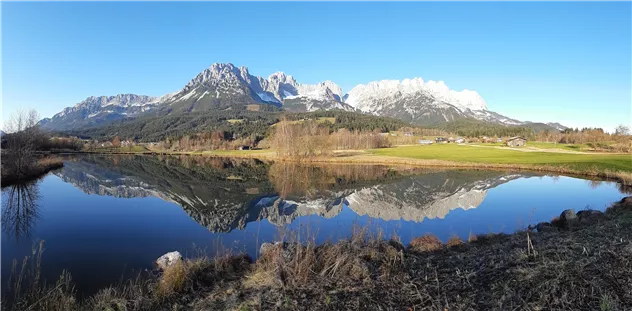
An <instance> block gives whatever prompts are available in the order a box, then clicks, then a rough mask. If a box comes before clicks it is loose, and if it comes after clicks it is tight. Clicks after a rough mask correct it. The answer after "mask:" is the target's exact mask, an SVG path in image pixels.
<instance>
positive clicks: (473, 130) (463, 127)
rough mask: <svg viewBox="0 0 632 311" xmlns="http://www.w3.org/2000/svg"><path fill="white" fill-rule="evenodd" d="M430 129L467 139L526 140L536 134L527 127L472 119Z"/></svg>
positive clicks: (438, 125)
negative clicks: (486, 137) (520, 137)
mask: <svg viewBox="0 0 632 311" xmlns="http://www.w3.org/2000/svg"><path fill="white" fill-rule="evenodd" d="M430 127H432V128H436V129H440V130H444V131H446V132H450V133H456V134H458V135H460V136H467V137H481V136H490V137H491V136H498V137H507V136H523V137H526V138H532V137H534V136H535V133H536V131H535V130H534V129H532V128H529V127H527V126H506V125H500V124H491V123H487V122H483V121H479V120H473V119H460V120H455V121H451V122H446V123H442V124H436V125H433V126H430Z"/></svg>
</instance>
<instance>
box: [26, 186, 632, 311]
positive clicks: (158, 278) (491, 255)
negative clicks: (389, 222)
mask: <svg viewBox="0 0 632 311" xmlns="http://www.w3.org/2000/svg"><path fill="white" fill-rule="evenodd" d="M534 225H535V224H531V225H529V226H528V227H527V228H525V229H523V230H520V231H516V232H514V233H511V234H503V233H489V234H483V235H478V236H475V235H472V236H470V238H468V240H467V241H463V240H461V239H458V238H451V239H450V240H449V241H447V243H443V242H441V241H439V240H438V239H437V238H436V237H434V236H432V235H422V236H418V237H417V238H415V239H413V240H412V241H411V243H409V244H408V245H403V244H402V243H401V242H400V241H399V240H398V238H397V237H394V238H392V239H384V238H382V236H381V235H380V234H379V232H377V233H373V232H370V231H367V230H366V228H365V229H364V230H363V229H362V228H359V230H358V231H357V232H354V233H353V234H352V235H351V236H349V237H348V238H347V239H345V240H341V241H338V242H336V243H323V244H318V245H316V244H315V242H313V241H311V240H309V238H308V239H306V240H305V241H300V240H296V241H294V240H292V239H291V238H290V239H285V240H282V241H281V242H279V243H264V244H261V245H260V246H259V247H260V249H261V250H260V251H261V255H260V256H259V258H258V259H257V260H253V259H252V258H250V257H249V256H248V255H244V254H237V253H218V254H217V255H216V256H215V257H213V258H209V257H205V256H203V255H202V256H201V257H192V258H181V257H180V254H179V253H178V254H175V256H174V257H173V258H175V259H174V260H173V261H172V260H169V261H168V262H167V263H166V264H165V262H162V264H163V265H162V266H160V263H158V262H157V263H158V264H159V266H160V268H159V269H155V270H153V271H152V272H150V273H148V274H143V275H142V277H141V275H139V276H138V277H137V278H131V279H129V280H126V281H125V282H121V283H119V284H117V285H113V286H111V287H108V288H104V289H102V290H101V291H99V292H98V293H97V294H95V295H93V296H90V297H84V298H82V299H79V300H78V299H76V297H75V292H74V289H73V287H72V283H71V282H70V275H62V278H61V279H60V280H63V281H65V282H66V283H63V282H62V283H60V281H58V283H57V286H51V287H50V288H49V289H47V290H42V291H40V292H37V294H36V295H33V296H23V297H28V298H26V299H28V300H30V301H27V303H25V305H30V306H31V307H40V309H47V310H52V311H55V310H110V309H111V307H112V306H124V307H125V308H124V310H130V311H131V310H165V311H166V310H198V311H201V310H323V309H327V310H358V309H364V310H377V309H406V310H408V309H412V310H416V309H420V310H422V309H423V310H426V309H428V310H429V309H432V310H444V309H448V310H493V309H497V308H500V309H505V308H509V309H534V310H541V309H549V308H551V309H561V310H577V309H591V310H593V309H596V310H599V309H601V310H627V309H628V308H630V307H632V295H631V293H630V292H629V291H627V290H626V289H627V287H626V284H627V283H628V281H629V280H630V279H631V278H632V261H630V260H629V256H630V254H632V240H631V239H630V237H632V196H627V197H623V198H622V199H621V200H619V201H617V202H614V203H613V204H612V205H611V206H610V207H609V208H608V209H606V211H605V212H603V213H602V212H598V211H594V210H578V212H577V213H575V212H574V211H573V210H565V211H563V212H562V213H561V214H560V216H559V217H556V218H554V219H553V220H552V221H550V222H542V223H539V224H537V225H535V226H534ZM534 229H535V230H534ZM41 249H42V245H41V244H40V250H41ZM39 255H40V256H41V253H40V254H39ZM165 255H173V254H172V253H168V254H165ZM163 257H164V256H163ZM36 258H39V257H36ZM161 258H162V257H161ZM608 271H610V272H608ZM613 273H614V274H613ZM51 284H54V283H51ZM569 284H574V286H568V285H569ZM627 285H629V284H627ZM604 305H606V306H609V307H608V308H605V309H604V308H603V306H604ZM45 306H49V307H48V308H46V307H45ZM53 307H54V308H53ZM116 309H117V310H118V308H116Z"/></svg>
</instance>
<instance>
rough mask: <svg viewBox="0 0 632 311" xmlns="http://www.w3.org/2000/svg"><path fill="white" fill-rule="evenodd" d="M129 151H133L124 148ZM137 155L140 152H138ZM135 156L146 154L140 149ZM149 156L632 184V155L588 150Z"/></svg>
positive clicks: (461, 148)
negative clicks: (503, 172) (506, 173)
mask: <svg viewBox="0 0 632 311" xmlns="http://www.w3.org/2000/svg"><path fill="white" fill-rule="evenodd" d="M121 153H124V154H127V153H129V152H121ZM132 153H134V152H132ZM135 154H141V153H140V152H136V153H135ZM143 154H170V155H203V156H218V157H243V158H259V159H265V160H276V161H305V162H322V163H354V164H385V165H409V166H420V167H445V168H450V167H454V168H480V169H494V168H497V169H510V170H533V171H541V172H548V173H559V174H568V175H577V176H588V177H598V178H606V179H614V180H618V181H621V182H622V183H625V184H627V185H632V154H604V153H593V154H582V153H568V152H559V153H557V152H550V151H549V152H537V151H517V150H512V149H501V148H490V147H477V146H470V145H455V144H436V145H430V146H419V145H415V146H401V147H394V148H381V149H371V150H355V151H354V150H340V151H337V152H334V153H333V154H332V155H331V156H326V157H323V156H320V157H311V158H304V159H292V158H279V157H278V156H277V154H276V152H275V151H274V150H270V149H263V150H229V151H223V150H209V151H196V152H171V151H166V152H144V153H143Z"/></svg>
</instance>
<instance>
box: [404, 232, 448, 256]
mask: <svg viewBox="0 0 632 311" xmlns="http://www.w3.org/2000/svg"><path fill="white" fill-rule="evenodd" d="M409 247H410V249H411V250H413V251H416V252H433V251H436V250H440V249H441V248H443V243H442V242H441V240H439V238H437V237H436V236H434V235H432V234H426V235H423V236H420V237H418V238H414V239H412V240H411V241H410V244H409Z"/></svg>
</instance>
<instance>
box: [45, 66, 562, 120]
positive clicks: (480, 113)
mask: <svg viewBox="0 0 632 311" xmlns="http://www.w3.org/2000/svg"><path fill="white" fill-rule="evenodd" d="M234 107H241V108H244V107H246V108H247V109H249V110H260V109H261V108H262V107H264V109H271V110H286V111H290V112H310V111H317V110H332V109H340V110H345V111H355V112H360V113H365V114H371V115H378V116H387V117H394V118H398V119H401V120H404V121H406V122H409V123H412V124H416V125H427V124H437V123H441V122H449V121H454V120H457V119H461V118H469V119H475V120H481V121H485V122H490V123H494V124H503V125H508V126H517V125H529V124H533V122H523V121H519V120H516V119H512V118H509V117H506V116H503V115H501V114H499V113H496V112H493V111H490V110H488V108H487V104H486V103H485V100H484V99H483V98H482V97H481V96H480V95H479V94H478V93H477V92H475V91H472V90H467V89H465V90H462V91H455V90H451V89H450V88H449V87H448V86H447V85H446V84H445V83H444V82H443V81H439V82H435V81H424V80H423V79H421V78H414V79H404V80H401V81H398V80H382V81H375V82H370V83H368V84H365V85H358V86H356V87H354V88H353V89H351V90H350V91H349V92H348V93H343V91H342V89H341V88H340V86H338V85H337V84H336V83H334V82H332V81H323V82H320V83H317V84H301V83H299V82H297V81H296V79H294V77H293V76H291V75H286V74H285V73H283V72H275V73H273V74H271V75H270V76H269V77H268V78H263V77H259V76H254V75H252V74H250V73H249V71H248V68H247V67H243V66H242V67H236V66H234V65H233V64H230V63H215V64H213V65H211V66H210V67H209V68H207V69H204V70H203V71H202V72H200V73H199V74H198V75H197V76H195V77H194V78H193V79H191V80H190V81H189V82H188V83H187V84H186V85H185V86H184V87H183V88H182V89H180V90H179V91H177V92H174V93H169V94H166V95H163V96H159V97H152V96H146V95H135V94H119V95H115V96H100V97H94V96H91V97H88V98H87V99H85V100H84V101H82V102H80V103H78V104H76V105H75V106H73V107H67V108H65V109H64V110H63V111H61V112H59V113H57V114H55V115H54V116H53V117H52V118H45V119H43V120H41V121H40V125H41V126H42V127H43V128H46V129H51V130H67V129H77V128H82V127H91V126H99V125H101V124H104V123H106V122H108V121H113V120H120V119H126V118H135V117H138V116H143V115H148V114H152V113H153V114H172V113H189V112H199V111H213V110H227V109H233V108H234ZM537 124H538V125H539V126H541V127H547V128H552V129H557V130H563V129H565V128H566V127H564V126H562V125H560V124H557V123H550V124H544V123H537Z"/></svg>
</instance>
